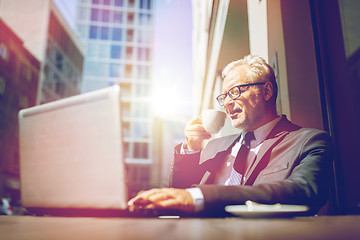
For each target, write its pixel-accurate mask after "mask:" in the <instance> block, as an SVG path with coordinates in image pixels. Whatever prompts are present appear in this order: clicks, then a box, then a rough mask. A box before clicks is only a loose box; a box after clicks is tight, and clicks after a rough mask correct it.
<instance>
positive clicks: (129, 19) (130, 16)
mask: <svg viewBox="0 0 360 240" xmlns="http://www.w3.org/2000/svg"><path fill="white" fill-rule="evenodd" d="M127 23H128V24H134V13H133V12H129V13H128V14H127Z"/></svg>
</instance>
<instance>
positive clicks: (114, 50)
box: [111, 45, 121, 59]
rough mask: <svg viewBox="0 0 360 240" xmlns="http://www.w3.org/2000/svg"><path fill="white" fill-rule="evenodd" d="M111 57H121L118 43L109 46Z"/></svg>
mask: <svg viewBox="0 0 360 240" xmlns="http://www.w3.org/2000/svg"><path fill="white" fill-rule="evenodd" d="M111 58H114V59H120V58H121V46H119V45H112V46H111Z"/></svg>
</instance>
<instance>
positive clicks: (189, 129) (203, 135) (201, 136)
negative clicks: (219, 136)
mask: <svg viewBox="0 0 360 240" xmlns="http://www.w3.org/2000/svg"><path fill="white" fill-rule="evenodd" d="M185 138H186V144H187V148H188V149H189V150H191V151H198V150H202V147H203V146H202V143H203V141H204V140H206V139H209V138H211V134H209V133H207V132H206V131H205V129H204V126H203V124H202V120H201V116H199V117H197V118H195V119H193V120H191V121H190V122H188V123H187V124H186V127H185Z"/></svg>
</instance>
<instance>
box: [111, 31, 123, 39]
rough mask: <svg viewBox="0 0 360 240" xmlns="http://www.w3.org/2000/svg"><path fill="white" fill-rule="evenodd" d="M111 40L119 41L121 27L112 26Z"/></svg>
mask: <svg viewBox="0 0 360 240" xmlns="http://www.w3.org/2000/svg"><path fill="white" fill-rule="evenodd" d="M112 40H113V41H121V28H113V31H112Z"/></svg>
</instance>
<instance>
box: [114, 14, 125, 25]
mask: <svg viewBox="0 0 360 240" xmlns="http://www.w3.org/2000/svg"><path fill="white" fill-rule="evenodd" d="M122 16H123V14H122V12H120V11H114V20H113V22H114V23H122Z"/></svg>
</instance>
